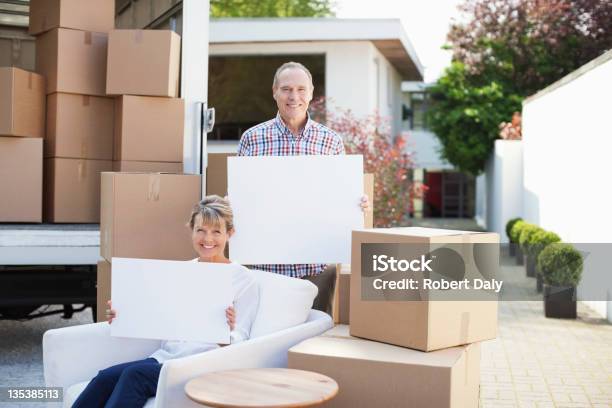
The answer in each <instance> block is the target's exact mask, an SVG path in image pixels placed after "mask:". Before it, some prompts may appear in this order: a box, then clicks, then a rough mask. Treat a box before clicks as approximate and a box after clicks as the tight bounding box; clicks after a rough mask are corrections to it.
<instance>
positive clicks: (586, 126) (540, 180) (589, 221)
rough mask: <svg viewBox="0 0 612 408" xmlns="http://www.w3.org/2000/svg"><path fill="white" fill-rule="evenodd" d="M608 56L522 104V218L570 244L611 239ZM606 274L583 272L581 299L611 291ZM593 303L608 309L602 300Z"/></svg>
mask: <svg viewBox="0 0 612 408" xmlns="http://www.w3.org/2000/svg"><path fill="white" fill-rule="evenodd" d="M609 56H610V53H608V58H607V61H604V62H603V63H601V64H600V65H598V66H595V67H593V68H591V69H588V70H583V69H581V70H580V74H581V75H578V74H576V73H575V74H573V76H575V78H573V79H571V80H569V81H566V83H564V84H561V85H560V86H557V87H552V89H550V90H546V91H544V92H542V93H541V94H540V95H536V96H535V97H533V98H531V99H529V100H527V101H526V102H525V103H524V105H523V148H524V156H523V160H524V188H525V189H524V201H523V210H524V212H523V214H524V218H525V219H526V220H527V221H530V222H533V223H536V224H538V225H540V226H541V227H543V228H545V229H549V230H552V231H554V232H556V233H558V234H559V235H560V236H561V238H562V239H563V241H565V242H570V243H578V242H582V243H586V242H608V243H610V242H612V217H610V203H611V202H612V183H611V182H610V163H611V160H610V150H611V149H610V148H611V147H612V131H611V130H610V129H611V127H610V113H611V112H612V111H611V106H612V97H611V95H612V59H611V58H609ZM585 71H586V72H585ZM591 258H592V257H591ZM590 261H594V260H593V259H589V258H587V260H586V262H587V264H586V265H585V268H588V263H589V262H590ZM608 263H609V259H608ZM608 272H609V271H608ZM607 275H611V276H612V274H610V273H608V274H607ZM605 279H607V282H606V281H602V280H598V279H597V278H596V277H591V278H589V277H586V280H585V279H583V281H582V283H581V285H580V287H579V291H578V294H579V296H581V293H582V290H581V288H583V287H587V286H589V287H599V288H601V290H602V291H604V290H606V286H607V290H610V282H609V280H610V277H609V276H607V277H606V278H605ZM593 306H594V307H596V308H597V309H598V311H600V312H602V314H603V313H605V306H604V305H603V304H601V303H599V304H594V305H593Z"/></svg>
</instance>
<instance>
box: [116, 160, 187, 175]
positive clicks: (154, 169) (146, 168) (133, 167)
mask: <svg viewBox="0 0 612 408" xmlns="http://www.w3.org/2000/svg"><path fill="white" fill-rule="evenodd" d="M113 171H118V172H119V171H121V172H132V173H134V172H136V173H182V172H183V163H182V162H181V163H169V162H145V161H114V162H113Z"/></svg>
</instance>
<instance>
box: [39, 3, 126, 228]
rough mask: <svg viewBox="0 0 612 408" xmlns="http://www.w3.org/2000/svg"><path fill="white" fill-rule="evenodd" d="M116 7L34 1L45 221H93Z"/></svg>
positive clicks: (103, 160) (106, 128)
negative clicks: (42, 101)
mask: <svg viewBox="0 0 612 408" xmlns="http://www.w3.org/2000/svg"><path fill="white" fill-rule="evenodd" d="M114 10H115V2H114V1H113V0H100V1H96V2H80V1H77V0H50V1H48V0H33V1H31V2H30V29H29V32H30V34H33V35H35V36H36V70H37V72H38V73H40V74H41V75H43V76H44V77H45V78H46V94H47V126H46V135H45V143H44V157H45V160H44V206H43V208H44V220H45V221H46V222H56V223H96V222H99V219H100V173H101V172H102V171H108V170H111V169H112V149H113V110H114V103H113V99H112V98H108V97H107V96H106V92H105V83H106V53H107V46H108V32H109V31H110V30H112V29H113V27H114V18H115V16H114Z"/></svg>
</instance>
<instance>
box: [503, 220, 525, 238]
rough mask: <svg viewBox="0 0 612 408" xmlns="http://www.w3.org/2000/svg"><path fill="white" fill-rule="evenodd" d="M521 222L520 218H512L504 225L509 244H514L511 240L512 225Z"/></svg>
mask: <svg viewBox="0 0 612 408" xmlns="http://www.w3.org/2000/svg"><path fill="white" fill-rule="evenodd" d="M522 220H523V219H522V218H512V219H511V220H509V221H508V222H507V223H506V236H508V239H509V240H510V242H513V243H514V241H513V240H512V227H514V224H516V223H517V222H519V221H522Z"/></svg>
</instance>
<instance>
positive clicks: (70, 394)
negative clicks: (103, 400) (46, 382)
mask: <svg viewBox="0 0 612 408" xmlns="http://www.w3.org/2000/svg"><path fill="white" fill-rule="evenodd" d="M87 384H89V381H83V382H80V383H76V384H74V385H71V386H70V387H68V388H66V389H64V407H71V406H72V404H74V401H76V399H77V398H78V397H79V395H81V393H82V392H83V390H84V389H85V387H87ZM154 405H155V398H149V399H148V400H147V403H146V404H145V405H144V408H153V406H154Z"/></svg>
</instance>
